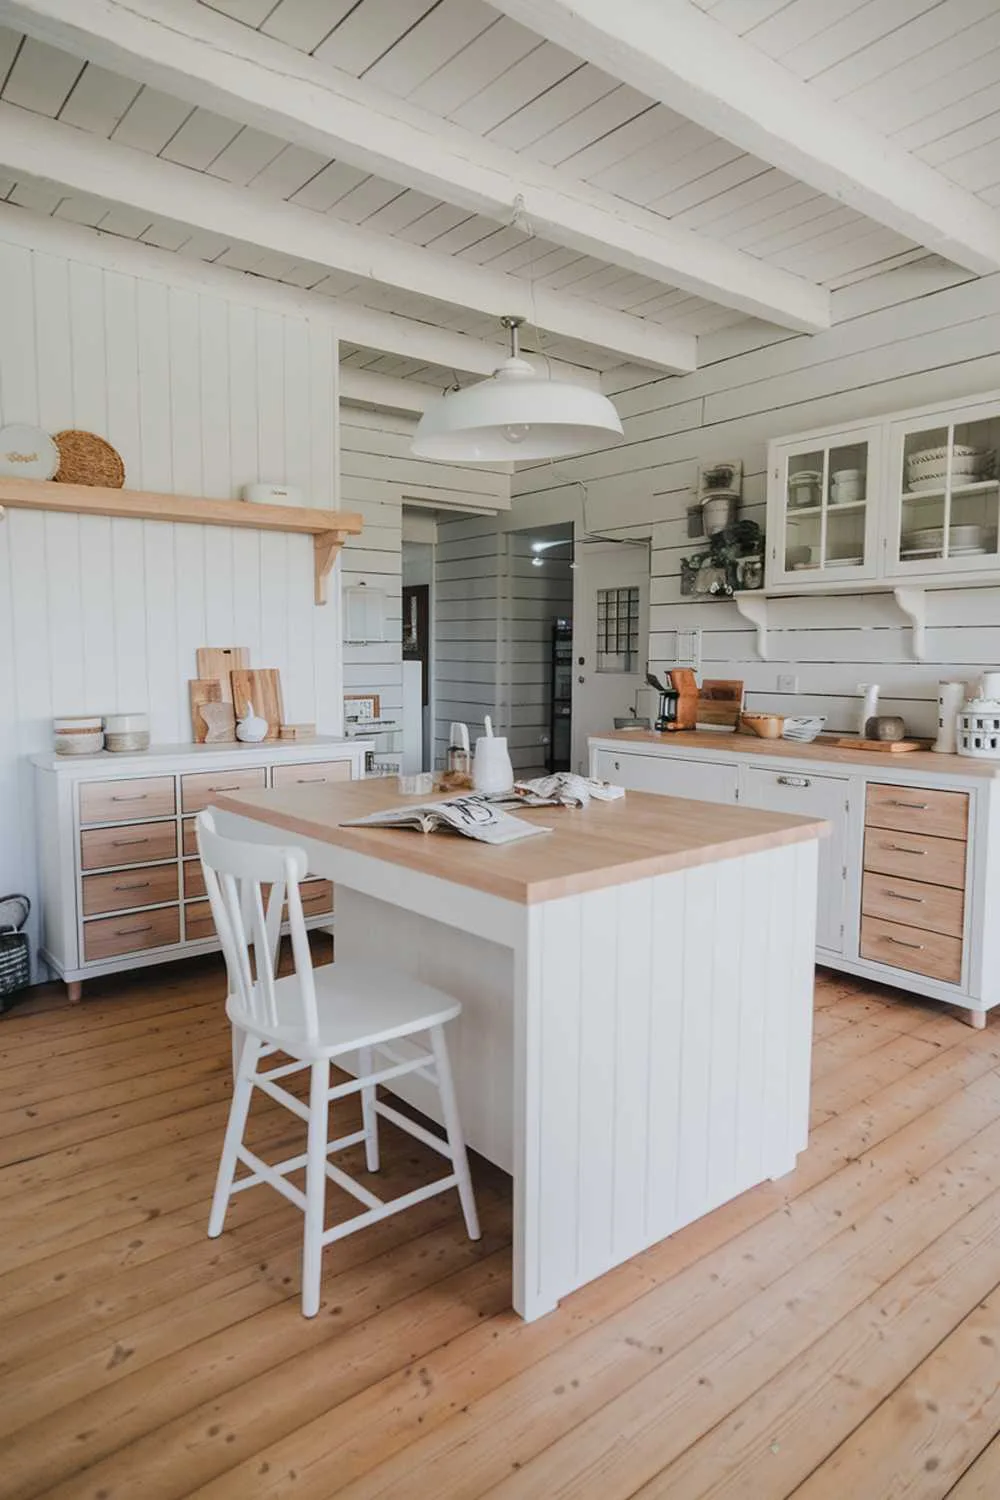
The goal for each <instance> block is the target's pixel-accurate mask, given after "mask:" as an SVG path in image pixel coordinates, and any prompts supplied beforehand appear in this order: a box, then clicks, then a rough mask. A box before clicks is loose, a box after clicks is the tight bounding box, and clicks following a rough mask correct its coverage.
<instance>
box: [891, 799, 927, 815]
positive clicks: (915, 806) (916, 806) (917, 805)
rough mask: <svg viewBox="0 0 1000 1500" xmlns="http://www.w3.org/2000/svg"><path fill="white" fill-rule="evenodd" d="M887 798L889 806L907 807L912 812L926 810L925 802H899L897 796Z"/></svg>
mask: <svg viewBox="0 0 1000 1500" xmlns="http://www.w3.org/2000/svg"><path fill="white" fill-rule="evenodd" d="M887 800H888V803H889V806H890V807H908V808H910V810H911V811H912V812H926V811H927V806H928V804H927V803H926V802H900V800H899V798H898V797H889V798H888V799H887Z"/></svg>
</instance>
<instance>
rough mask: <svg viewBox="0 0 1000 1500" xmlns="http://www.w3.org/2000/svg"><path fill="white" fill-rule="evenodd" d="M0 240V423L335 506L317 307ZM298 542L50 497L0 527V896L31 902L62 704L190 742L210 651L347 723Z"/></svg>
mask: <svg viewBox="0 0 1000 1500" xmlns="http://www.w3.org/2000/svg"><path fill="white" fill-rule="evenodd" d="M43 243H44V246H45V248H39V249H32V247H31V244H30V235H26V234H25V233H24V232H23V229H22V228H21V226H19V227H18V233H17V236H16V237H15V239H14V242H10V241H5V240H4V239H3V238H2V237H0V330H2V333H0V418H2V420H3V421H4V422H11V421H23V422H32V423H38V424H40V425H41V426H42V427H43V428H45V429H46V430H47V431H50V432H55V431H58V430H59V429H61V428H65V427H82V428H86V429H88V430H90V431H93V432H97V433H100V434H102V435H106V436H107V437H108V438H109V439H110V441H111V442H112V443H113V444H114V445H115V447H116V448H117V449H118V450H119V452H120V453H121V454H122V456H123V458H124V460H125V466H126V475H127V478H126V483H127V484H128V485H129V486H130V487H133V488H144V489H150V490H162V491H169V492H177V493H182V494H192V495H199V494H203V495H209V496H231V495H235V494H236V493H238V490H239V486H240V485H241V484H243V483H244V482H246V481H247V480H252V479H256V478H277V479H284V480H286V481H287V482H289V483H293V484H298V485H301V486H302V487H303V489H304V490H305V491H306V493H307V495H308V497H309V501H310V503H312V504H315V505H323V506H329V505H335V504H336V503H337V501H336V470H337V453H336V448H337V432H336V411H337V344H336V336H335V328H334V324H333V322H332V320H331V318H330V316H329V314H328V313H326V312H325V311H324V312H323V314H322V315H321V316H320V317H319V318H317V319H316V320H315V321H310V320H309V319H308V318H307V317H305V316H302V315H288V316H283V315H281V314H279V313H278V312H276V311H274V310H273V309H268V308H261V307H258V306H255V305H254V304H253V301H252V300H251V294H249V293H248V292H247V291H246V290H244V288H243V286H242V284H241V285H240V286H239V290H238V293H237V294H234V295H233V296H232V297H226V296H225V295H223V294H220V293H219V292H217V291H214V290H212V291H202V292H199V291H198V290H197V289H196V288H194V287H193V286H192V285H191V284H190V283H189V282H188V283H185V284H181V285H171V284H170V283H169V281H167V280H166V279H165V278H164V277H162V276H160V275H158V274H150V275H149V276H144V275H142V274H129V273H126V272H124V271H121V270H116V269H110V268H109V267H108V266H106V265H101V264H100V263H99V260H98V258H97V257H95V258H94V259H92V260H90V261H87V260H80V259H76V258H73V257H71V256H69V255H60V254H58V253H55V251H54V249H53V246H52V236H51V233H46V235H45V238H44V242H43ZM312 593H313V583H312V549H311V545H310V540H309V539H308V538H304V537H288V536H283V535H277V534H272V535H265V534H263V533H259V532H253V531H242V530H237V529H229V528H221V527H201V526H195V525H183V526H179V525H173V524H169V523H164V524H160V523H155V522H145V521H129V520H111V519H107V518H102V517H92V516H76V515H71V514H66V515H60V514H56V513H54V512H33V511H24V510H8V512H7V516H6V519H5V520H4V521H3V522H2V523H0V705H2V709H0V892H2V891H5V890H21V891H26V892H27V893H28V895H29V896H30V897H31V898H32V900H33V902H34V901H35V898H36V878H35V855H34V843H35V840H34V827H33V806H32V795H31V793H32V780H31V772H30V767H29V766H28V764H27V761H26V760H25V757H26V756H28V755H29V754H31V753H32V752H35V751H39V750H44V749H47V748H49V747H50V745H51V718H52V715H53V714H57V713H83V712H89V713H106V712H111V711H114V710H146V711H148V712H149V714H150V716H151V721H152V733H153V739H154V741H155V742H157V743H175V742H178V741H188V740H190V718H189V710H188V688H187V684H188V679H189V678H190V677H193V676H194V675H195V649H196V647H197V646H199V645H205V644H214V645H224V644H239V645H247V646H249V648H250V651H251V659H252V660H253V661H254V662H255V663H257V664H259V665H269V666H275V667H278V668H279V669H280V671H281V675H282V688H283V693H284V703H285V711H286V714H287V716H288V717H289V719H291V720H308V721H313V720H315V721H316V722H317V724H318V725H319V727H320V728H321V729H325V730H327V731H334V732H335V731H337V730H339V727H340V723H341V693H342V686H341V681H342V668H341V650H340V620H339V597H338V592H337V590H336V589H334V590H333V591H332V597H331V602H330V604H329V605H328V606H326V607H325V608H316V607H315V606H314V605H313V602H312Z"/></svg>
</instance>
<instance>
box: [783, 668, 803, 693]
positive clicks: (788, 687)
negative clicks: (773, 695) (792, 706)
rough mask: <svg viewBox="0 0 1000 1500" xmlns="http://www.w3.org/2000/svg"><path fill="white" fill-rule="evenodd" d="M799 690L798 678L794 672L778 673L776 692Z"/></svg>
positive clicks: (795, 691) (794, 691)
mask: <svg viewBox="0 0 1000 1500" xmlns="http://www.w3.org/2000/svg"><path fill="white" fill-rule="evenodd" d="M798 690H799V679H798V678H797V677H796V675H795V673H794V672H779V673H778V692H779V693H797V692H798Z"/></svg>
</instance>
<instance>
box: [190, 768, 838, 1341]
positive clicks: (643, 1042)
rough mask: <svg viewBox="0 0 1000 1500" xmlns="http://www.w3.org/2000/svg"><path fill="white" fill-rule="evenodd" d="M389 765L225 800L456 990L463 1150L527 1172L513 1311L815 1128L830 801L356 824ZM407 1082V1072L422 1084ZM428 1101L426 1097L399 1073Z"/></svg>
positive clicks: (659, 1235)
mask: <svg viewBox="0 0 1000 1500" xmlns="http://www.w3.org/2000/svg"><path fill="white" fill-rule="evenodd" d="M403 803H404V799H403V798H400V797H399V796H398V795H397V794H396V793H395V791H394V789H392V788H391V786H390V785H389V784H388V783H386V782H385V781H382V780H376V781H367V782H360V783H355V784H350V785H348V784H341V785H333V786H316V785H304V786H289V787H282V788H276V789H273V790H271V791H251V792H242V793H234V794H227V795H220V796H219V797H218V798H217V799H216V804H215V805H216V809H217V814H218V820H219V826H220V828H222V829H223V830H224V831H226V832H229V833H231V834H232V835H234V836H239V837H243V838H254V839H262V840H266V841H268V842H271V843H282V842H284V843H289V842H294V843H295V844H296V845H299V846H300V847H302V848H304V849H305V851H306V854H307V858H308V861H309V869H310V871H311V872H312V873H313V874H315V875H318V876H323V877H326V878H328V879H331V880H333V881H334V882H335V883H336V951H337V953H338V954H339V955H340V956H341V957H347V956H350V957H353V958H363V957H365V956H370V957H372V958H377V959H379V960H380V961H382V962H385V961H386V960H390V961H391V962H392V963H394V964H396V965H397V966H399V967H400V968H403V969H405V970H407V971H409V972H411V973H414V974H416V975H418V976H419V977H420V978H421V979H424V980H426V981H427V982H429V983H432V984H436V985H439V986H440V987H441V988H442V989H445V990H447V991H449V992H451V993H452V994H455V995H457V996H458V997H459V998H460V999H461V1000H462V1003H463V1007H464V1008H463V1013H462V1017H461V1019H460V1020H459V1021H458V1022H456V1023H455V1024H454V1026H453V1028H452V1029H451V1031H450V1033H449V1037H450V1046H451V1049H452V1061H453V1067H454V1071H455V1074H456V1087H457V1091H458V1097H459V1105H460V1108H461V1111H462V1120H463V1124H464V1127H465V1132H466V1136H467V1138H468V1141H469V1144H470V1145H471V1146H472V1147H473V1148H474V1149H475V1150H477V1151H479V1152H481V1153H482V1154H483V1155H484V1156H486V1157H487V1158H488V1159H489V1160H490V1161H492V1162H495V1163H496V1164H497V1165H498V1166H500V1167H501V1168H503V1169H504V1170H505V1171H507V1172H509V1173H510V1174H511V1176H512V1178H513V1183H514V1215H515V1218H514V1280H513V1285H514V1291H513V1300H514V1306H515V1308H516V1309H517V1311H518V1312H519V1313H520V1314H521V1316H522V1317H524V1318H526V1319H533V1318H537V1317H539V1316H541V1315H542V1314H543V1313H545V1312H548V1311H550V1310H551V1309H552V1308H554V1307H555V1306H556V1305H557V1303H558V1301H559V1299H560V1297H563V1296H565V1295H566V1294H567V1293H568V1292H570V1291H572V1290H574V1288H576V1287H578V1286H581V1285H583V1283H585V1282H587V1281H590V1280H592V1279H593V1278H594V1277H596V1276H600V1275H601V1274H603V1273H604V1272H605V1271H607V1270H609V1269H610V1268H611V1267H612V1266H615V1265H617V1264H619V1263H620V1262H621V1261H624V1260H627V1259H628V1258H629V1257H630V1256H633V1255H635V1254H637V1253H638V1252H639V1251H641V1250H643V1249H644V1248H645V1247H646V1246H648V1245H651V1244H653V1243H655V1242H656V1241H657V1240H660V1239H663V1238H664V1237H665V1236H666V1235H669V1234H671V1233H673V1232H674V1230H676V1229H679V1228H680V1227H681V1226H682V1225H684V1224H687V1223H690V1222H691V1221H692V1220H694V1219H697V1218H699V1217H700V1216H701V1215H702V1214H705V1213H708V1212H709V1211H710V1210H711V1209H713V1208H716V1207H717V1206H718V1205H719V1204H721V1203H724V1202H726V1201H727V1200H729V1199H730V1198H733V1197H735V1196H736V1195H737V1194H738V1193H741V1192H743V1191H745V1190H746V1189H747V1188H750V1187H752V1186H753V1185H754V1184H755V1183H758V1182H761V1181H763V1180H764V1179H766V1178H769V1177H777V1176H781V1175H783V1174H784V1173H785V1172H788V1171H790V1170H791V1169H792V1167H793V1166H794V1164H795V1158H796V1155H797V1153H798V1152H799V1151H801V1150H802V1149H803V1147H804V1146H805V1144H806V1136H807V1124H808V1107H809V1066H810V1044H811V1035H812V998H813V948H814V942H815V922H816V872H817V847H818V840H819V838H820V837H821V836H822V835H823V834H824V833H825V831H826V825H825V823H824V822H822V821H821V820H819V819H815V818H812V819H810V818H801V817H790V816H788V815H785V814H781V813H774V812H768V811H762V810H751V809H747V808H735V807H734V808H727V807H719V806H713V805H711V804H708V803H701V802H692V801H689V800H685V799H679V798H673V797H661V796H649V795H645V794H643V793H633V792H630V793H629V794H628V795H627V797H626V798H624V799H622V800H620V801H616V802H610V803H592V804H591V805H590V806H589V807H587V808H585V809H581V810H566V809H554V808H544V809H537V810H532V811H527V810H522V811H521V812H520V813H519V816H522V817H525V818H527V819H529V820H530V821H532V822H536V823H538V824H540V825H541V826H543V827H546V828H549V829H551V830H552V831H551V832H549V833H547V834H544V835H540V836H539V837H537V838H532V839H527V840H525V841H523V842H521V843H518V844H513V845H507V846H506V847H503V848H489V847H487V846H485V845H483V844H480V843H477V842H475V841H473V840H471V839H466V838H462V837H460V836H457V835H449V834H426V835H425V834H419V833H414V832H410V831H408V830H399V829H392V830H390V829H372V828H345V827H343V826H341V825H342V824H343V822H344V821H345V820H346V819H349V818H356V817H360V816H363V815H364V814H366V813H368V812H374V811H376V810H381V809H383V808H386V807H390V806H393V805H398V804H403ZM411 1081H412V1080H407V1083H408V1084H409V1083H410V1082H411ZM399 1093H400V1095H401V1096H402V1097H404V1098H406V1099H407V1100H408V1101H409V1102H410V1103H411V1104H413V1105H415V1106H417V1107H418V1108H420V1109H423V1110H425V1111H426V1112H427V1113H428V1114H430V1115H436V1093H435V1092H434V1090H433V1089H431V1088H429V1087H426V1086H425V1088H424V1089H422V1088H421V1084H420V1080H419V1079H417V1081H416V1082H415V1083H414V1084H413V1086H412V1088H411V1087H407V1088H406V1089H405V1090H404V1088H403V1087H400V1088H399Z"/></svg>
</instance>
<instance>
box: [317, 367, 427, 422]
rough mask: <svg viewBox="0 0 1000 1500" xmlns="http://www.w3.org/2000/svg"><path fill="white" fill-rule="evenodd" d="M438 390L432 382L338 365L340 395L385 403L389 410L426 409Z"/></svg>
mask: <svg viewBox="0 0 1000 1500" xmlns="http://www.w3.org/2000/svg"><path fill="white" fill-rule="evenodd" d="M437 396H438V392H437V391H435V389H434V387H433V386H431V385H421V384H418V383H417V381H415V380H397V379H396V378H395V377H394V376H392V375H377V374H375V373H374V372H373V371H371V370H356V369H354V368H353V367H352V366H351V365H341V367H340V399H341V400H342V401H365V402H367V403H368V404H369V405H371V406H387V407H388V408H389V409H390V411H426V410H427V408H428V406H429V405H430V404H431V402H432V401H435V400H436V399H437Z"/></svg>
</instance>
